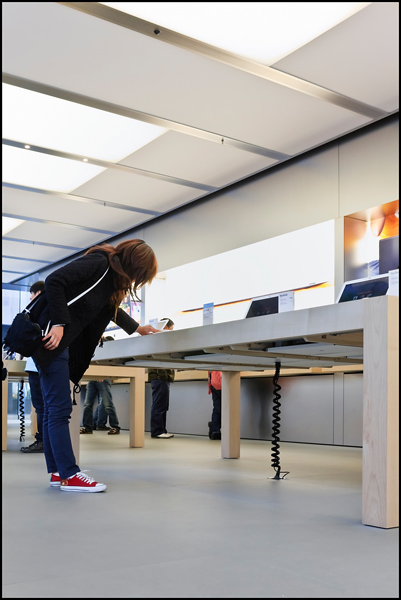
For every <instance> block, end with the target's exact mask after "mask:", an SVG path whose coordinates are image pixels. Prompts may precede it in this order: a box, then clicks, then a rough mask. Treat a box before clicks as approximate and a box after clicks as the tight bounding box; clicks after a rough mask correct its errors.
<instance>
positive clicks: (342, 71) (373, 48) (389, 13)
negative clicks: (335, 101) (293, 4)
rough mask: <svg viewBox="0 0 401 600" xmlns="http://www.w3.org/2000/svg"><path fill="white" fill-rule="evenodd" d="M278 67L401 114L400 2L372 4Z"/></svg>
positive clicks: (286, 59) (280, 62)
mask: <svg viewBox="0 0 401 600" xmlns="http://www.w3.org/2000/svg"><path fill="white" fill-rule="evenodd" d="M339 40H341V43H339ZM322 57H324V60H322ZM274 68H275V69H279V70H281V71H285V72H286V73H290V74H291V75H294V76H295V77H300V78H301V79H305V80H306V81H311V82H313V83H316V84H317V85H320V86H323V87H325V88H328V89H330V90H336V91H337V92H340V93H341V94H344V95H345V96H349V97H350V98H356V99H357V100H359V101H360V102H365V103H366V104H370V105H372V106H377V107H378V108H381V109H382V110H385V111H388V112H392V111H394V110H398V107H399V73H400V71H399V2H372V4H371V5H370V6H368V7H367V8H365V9H364V10H362V11H360V12H358V13H357V14H356V15H353V16H352V17H350V18H349V19H347V20H346V21H344V22H343V23H340V24H339V25H338V26H337V27H336V28H335V29H332V30H330V31H328V32H326V33H325V34H324V35H321V36H320V37H318V38H317V39H315V40H313V41H311V42H309V43H308V44H306V45H305V46H303V47H302V48H300V49H299V50H297V51H296V52H293V53H292V54H290V55H289V56H287V57H286V58H284V59H282V60H280V61H279V62H277V63H276V64H275V65H274ZM372 82H374V85H372Z"/></svg>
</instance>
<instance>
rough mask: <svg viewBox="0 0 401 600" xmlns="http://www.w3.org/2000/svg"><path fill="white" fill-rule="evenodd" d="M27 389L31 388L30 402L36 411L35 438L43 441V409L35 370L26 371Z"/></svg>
mask: <svg viewBox="0 0 401 600" xmlns="http://www.w3.org/2000/svg"><path fill="white" fill-rule="evenodd" d="M28 381H29V389H30V390H31V402H32V406H33V407H34V409H35V411H36V422H37V426H38V431H37V433H36V434H35V438H36V440H37V441H38V442H43V413H44V410H45V407H44V404H43V395H42V388H41V387H40V376H39V373H37V372H36V371H28Z"/></svg>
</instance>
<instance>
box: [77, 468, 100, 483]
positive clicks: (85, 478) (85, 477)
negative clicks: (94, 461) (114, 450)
mask: <svg viewBox="0 0 401 600" xmlns="http://www.w3.org/2000/svg"><path fill="white" fill-rule="evenodd" d="M73 477H78V479H82V481H85V483H95V480H94V479H93V477H88V475H85V473H84V471H79V472H78V473H75V475H73Z"/></svg>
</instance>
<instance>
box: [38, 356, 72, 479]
mask: <svg viewBox="0 0 401 600" xmlns="http://www.w3.org/2000/svg"><path fill="white" fill-rule="evenodd" d="M38 370H39V375H40V384H41V387H42V394H43V401H44V412H43V449H44V453H45V460H46V465H47V471H48V473H56V472H59V474H60V477H61V479H67V477H71V475H74V474H75V473H78V472H79V471H80V468H79V466H78V465H77V464H76V462H75V456H74V451H73V449H72V444H71V437H70V427H69V421H70V417H71V412H72V400H71V393H70V374H69V369H68V348H67V349H66V350H64V352H62V353H61V354H60V356H58V357H57V358H55V359H54V360H53V361H52V362H51V363H50V365H48V366H47V367H45V368H44V369H42V368H41V367H38Z"/></svg>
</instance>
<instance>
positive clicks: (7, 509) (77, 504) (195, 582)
mask: <svg viewBox="0 0 401 600" xmlns="http://www.w3.org/2000/svg"><path fill="white" fill-rule="evenodd" d="M18 440H19V429H18V426H14V427H13V426H11V427H9V439H8V450H7V452H3V598H50V597H58V598H398V597H399V588H398V572H399V567H398V529H390V530H383V529H378V528H374V527H367V526H364V525H362V523H361V514H362V507H361V465H362V451H361V449H359V448H346V447H333V446H317V445H306V444H289V443H282V444H281V445H280V464H281V468H282V470H283V471H284V470H285V471H289V472H290V473H289V474H288V475H287V476H286V477H285V479H282V480H273V479H271V477H273V476H274V470H273V469H272V467H271V444H270V443H269V442H261V441H249V440H248V441H247V440H241V457H240V458H239V459H222V458H221V455H220V442H219V441H211V440H209V438H208V437H203V436H182V435H176V436H175V437H174V438H172V439H168V440H158V439H151V438H150V436H149V434H146V437H145V447H144V448H136V449H134V448H129V447H128V432H127V431H122V432H121V435H120V436H108V435H107V432H106V431H95V432H94V433H93V435H91V436H81V439H80V442H81V461H80V468H81V469H82V470H89V472H88V474H89V475H91V476H93V477H94V478H95V479H97V480H98V481H101V482H104V483H106V484H107V486H108V488H107V491H106V492H103V493H99V494H73V493H71V494H63V493H61V492H60V491H59V489H57V488H50V486H49V478H48V475H47V473H46V469H45V464H44V456H43V454H33V455H25V454H23V453H22V452H20V451H19V448H20V447H21V446H22V445H28V444H30V443H31V442H32V441H33V438H31V437H30V436H29V435H28V436H27V438H26V441H25V443H24V444H22V443H20V442H19V441H18Z"/></svg>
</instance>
